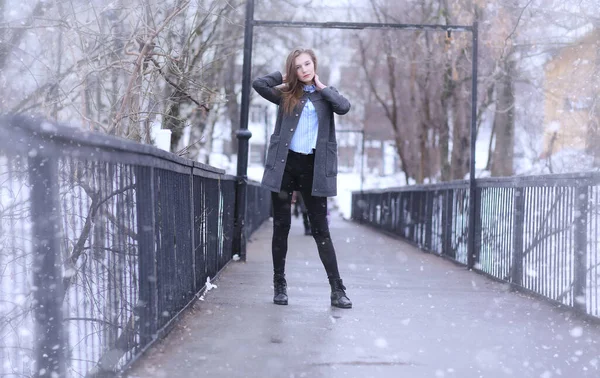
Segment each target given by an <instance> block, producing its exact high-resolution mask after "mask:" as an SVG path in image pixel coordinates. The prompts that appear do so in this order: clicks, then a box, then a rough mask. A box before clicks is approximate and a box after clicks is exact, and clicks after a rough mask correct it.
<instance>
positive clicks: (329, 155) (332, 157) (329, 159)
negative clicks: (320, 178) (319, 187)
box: [325, 142, 338, 177]
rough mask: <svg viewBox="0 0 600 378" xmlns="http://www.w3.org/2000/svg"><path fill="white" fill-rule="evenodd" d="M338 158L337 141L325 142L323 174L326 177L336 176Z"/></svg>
mask: <svg viewBox="0 0 600 378" xmlns="http://www.w3.org/2000/svg"><path fill="white" fill-rule="evenodd" d="M337 173H338V158H337V143H335V142H327V151H326V153H325V174H326V175H327V177H331V176H337Z"/></svg>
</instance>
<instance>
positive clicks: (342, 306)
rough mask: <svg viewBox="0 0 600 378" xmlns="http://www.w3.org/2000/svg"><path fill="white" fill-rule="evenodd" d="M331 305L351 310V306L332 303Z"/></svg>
mask: <svg viewBox="0 0 600 378" xmlns="http://www.w3.org/2000/svg"><path fill="white" fill-rule="evenodd" d="M331 305H332V306H333V307H337V308H352V305H341V304H335V303H332V304H331Z"/></svg>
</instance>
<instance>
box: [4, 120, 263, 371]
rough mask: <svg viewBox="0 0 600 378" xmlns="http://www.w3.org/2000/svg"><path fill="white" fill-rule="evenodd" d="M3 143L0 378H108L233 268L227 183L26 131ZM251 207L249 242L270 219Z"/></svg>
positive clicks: (43, 126)
mask: <svg viewBox="0 0 600 378" xmlns="http://www.w3.org/2000/svg"><path fill="white" fill-rule="evenodd" d="M0 132H1V133H2V135H1V137H0V360H1V361H2V364H1V365H0V376H6V377H13V376H14V377H22V376H35V377H71V376H73V377H75V376H86V377H99V376H106V375H110V374H111V373H112V372H115V371H118V370H119V369H120V368H122V367H123V366H125V365H126V364H128V363H129V362H130V361H132V359H133V358H134V357H135V356H137V355H139V354H140V352H141V351H142V350H143V349H144V348H146V347H147V346H148V345H149V344H150V343H152V342H153V341H154V340H156V339H157V338H158V337H159V335H160V334H161V333H162V332H163V331H164V330H165V329H166V327H167V326H168V325H169V323H170V322H171V321H172V320H173V319H174V318H175V317H176V316H177V314H178V313H179V312H180V311H181V310H182V309H184V308H185V307H186V306H187V305H188V304H189V303H190V302H191V301H192V300H193V299H194V296H195V295H197V294H199V293H201V291H202V289H203V288H204V287H205V284H206V282H207V279H211V278H214V277H215V275H216V274H217V272H218V271H219V270H220V269H222V268H223V267H224V265H225V264H226V263H227V262H228V261H230V260H231V259H232V257H233V253H234V251H232V240H233V232H234V209H235V203H234V201H235V188H236V182H235V177H233V176H228V175H225V174H224V172H223V171H221V170H218V169H215V168H213V167H210V166H206V165H202V164H199V163H195V162H192V161H189V160H186V159H182V158H179V157H177V156H174V155H172V154H169V153H166V152H164V151H160V150H158V149H156V148H154V147H151V146H147V145H140V144H136V143H132V142H130V141H126V140H122V139H118V138H113V137H109V136H106V135H99V134H93V133H86V132H81V131H78V130H74V129H72V128H68V127H64V126H59V125H55V124H52V123H48V122H43V121H39V120H34V119H26V118H0ZM249 193H250V195H249V198H248V201H247V203H248V210H247V211H248V214H249V215H250V216H249V217H248V218H247V219H250V220H251V221H250V222H249V224H248V226H247V227H246V232H247V236H249V235H250V234H251V233H252V232H253V231H254V230H255V229H256V228H257V227H258V226H259V225H260V223H262V221H264V220H266V219H267V218H268V216H269V211H268V206H269V203H268V201H265V200H264V199H265V198H267V199H268V198H269V197H268V192H267V191H265V190H264V189H261V188H260V187H259V186H257V185H254V184H251V185H250V186H249ZM265 209H267V210H265Z"/></svg>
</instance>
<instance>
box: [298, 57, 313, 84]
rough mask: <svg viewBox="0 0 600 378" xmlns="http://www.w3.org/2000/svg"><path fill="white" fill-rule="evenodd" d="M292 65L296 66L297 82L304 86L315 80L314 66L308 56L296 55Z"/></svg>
mask: <svg viewBox="0 0 600 378" xmlns="http://www.w3.org/2000/svg"><path fill="white" fill-rule="evenodd" d="M294 64H295V65H296V75H297V76H298V80H300V81H301V82H303V83H305V84H310V83H312V81H313V79H314V78H315V64H314V63H313V61H312V58H311V57H310V55H308V54H307V53H302V54H300V55H298V57H297V58H296V60H295V61H294Z"/></svg>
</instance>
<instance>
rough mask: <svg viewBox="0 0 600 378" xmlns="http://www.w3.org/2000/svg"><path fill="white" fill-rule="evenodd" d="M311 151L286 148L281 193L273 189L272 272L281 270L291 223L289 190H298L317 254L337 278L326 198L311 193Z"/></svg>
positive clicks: (312, 159)
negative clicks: (305, 151)
mask: <svg viewBox="0 0 600 378" xmlns="http://www.w3.org/2000/svg"><path fill="white" fill-rule="evenodd" d="M314 156H315V155H314V154H311V155H303V154H299V153H296V152H293V151H291V150H290V152H289V153H288V158H287V163H286V166H285V171H284V173H283V179H282V182H281V192H279V193H277V192H273V193H272V194H271V198H272V200H273V242H272V252H273V271H274V273H275V274H283V273H284V272H285V257H286V255H287V250H288V235H289V233H290V225H291V222H292V211H291V210H292V206H291V205H292V193H293V191H294V190H298V191H299V192H300V193H302V198H303V199H304V204H305V205H306V209H307V210H308V217H309V219H310V225H311V227H312V235H313V238H314V239H315V242H316V243H317V249H318V250H319V257H320V258H321V262H322V263H323V266H324V267H325V271H326V272H327V277H328V278H330V279H334V278H340V273H339V271H338V265H337V259H336V256H335V250H334V248H333V242H332V241H331V236H330V234H329V225H328V224H327V197H315V196H313V195H312V194H311V189H312V182H313V169H314Z"/></svg>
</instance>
